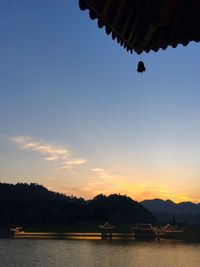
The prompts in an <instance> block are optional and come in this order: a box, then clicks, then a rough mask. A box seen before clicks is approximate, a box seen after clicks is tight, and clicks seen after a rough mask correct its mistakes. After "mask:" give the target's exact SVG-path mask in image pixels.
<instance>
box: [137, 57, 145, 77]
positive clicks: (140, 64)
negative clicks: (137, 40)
mask: <svg viewBox="0 0 200 267" xmlns="http://www.w3.org/2000/svg"><path fill="white" fill-rule="evenodd" d="M145 70H146V68H145V66H144V62H143V61H141V60H140V61H139V62H138V67H137V72H139V73H141V74H142V73H143V72H144V71H145Z"/></svg>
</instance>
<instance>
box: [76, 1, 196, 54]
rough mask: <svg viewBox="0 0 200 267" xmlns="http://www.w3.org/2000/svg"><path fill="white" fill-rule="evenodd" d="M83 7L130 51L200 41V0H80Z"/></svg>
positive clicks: (141, 50) (138, 51) (139, 51)
mask: <svg viewBox="0 0 200 267" xmlns="http://www.w3.org/2000/svg"><path fill="white" fill-rule="evenodd" d="M79 5H80V8H81V10H85V9H88V10H89V15H90V18H91V19H92V20H93V19H97V20H98V27H99V28H102V27H104V26H105V31H106V33H107V34H111V35H112V38H113V39H116V40H117V42H118V43H119V44H120V45H122V46H123V47H124V48H125V49H126V50H127V51H130V52H133V51H135V52H136V53H138V54H140V53H142V52H143V51H145V52H147V53H148V52H149V51H151V50H153V51H155V52H157V51H158V50H159V49H160V48H162V49H166V48H167V47H168V46H172V47H174V48H175V47H176V46H177V45H178V44H182V45H184V46H186V45H187V44H188V43H189V42H190V41H196V42H199V41H200V0H79Z"/></svg>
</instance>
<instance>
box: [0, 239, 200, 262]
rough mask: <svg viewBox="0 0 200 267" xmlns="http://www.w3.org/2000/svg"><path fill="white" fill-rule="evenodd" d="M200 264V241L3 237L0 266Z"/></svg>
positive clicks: (0, 244)
mask: <svg viewBox="0 0 200 267" xmlns="http://www.w3.org/2000/svg"><path fill="white" fill-rule="evenodd" d="M64 266H65V267H132V266H134V267H146V266H147V267H172V266H173V267H199V266H200V244H188V243H180V242H175V241H167V240H165V241H153V242H143V241H141V242H139V241H129V242H128V241H127V242H125V241H94V240H93V241H89V240H30V239H23V240H19V239H0V267H64Z"/></svg>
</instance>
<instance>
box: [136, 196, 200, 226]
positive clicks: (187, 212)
mask: <svg viewBox="0 0 200 267" xmlns="http://www.w3.org/2000/svg"><path fill="white" fill-rule="evenodd" d="M140 204H142V205H143V206H144V207H145V208H147V209H148V210H149V211H151V212H152V213H153V214H154V215H155V216H156V217H157V218H158V219H159V220H160V221H162V222H164V221H165V222H167V221H170V220H172V217H173V216H175V218H176V221H177V222H179V223H192V224H200V204H195V203H192V202H181V203H178V204H176V203H174V202H173V201H171V200H166V201H164V200H162V199H153V200H144V201H142V202H140Z"/></svg>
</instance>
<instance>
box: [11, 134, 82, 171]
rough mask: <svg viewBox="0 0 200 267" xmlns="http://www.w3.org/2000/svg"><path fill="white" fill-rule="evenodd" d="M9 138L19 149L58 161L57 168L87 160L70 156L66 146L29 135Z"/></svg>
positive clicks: (76, 164)
mask: <svg viewBox="0 0 200 267" xmlns="http://www.w3.org/2000/svg"><path fill="white" fill-rule="evenodd" d="M9 140H10V141H11V142H12V143H14V144H16V145H17V146H18V147H19V148H20V149H23V150H26V151H32V152H36V153H38V154H40V155H42V156H43V157H42V158H43V159H44V160H46V161H49V162H51V161H53V162H54V161H56V162H58V163H59V164H60V166H59V168H58V170H61V169H67V167H68V169H69V167H70V168H72V167H74V166H78V165H82V164H85V163H86V162H87V160H86V159H83V158H72V157H71V154H72V153H71V151H69V149H67V148H66V147H63V146H58V145H55V144H52V143H48V142H46V141H43V140H39V139H36V138H33V137H31V136H15V137H11V138H9Z"/></svg>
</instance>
